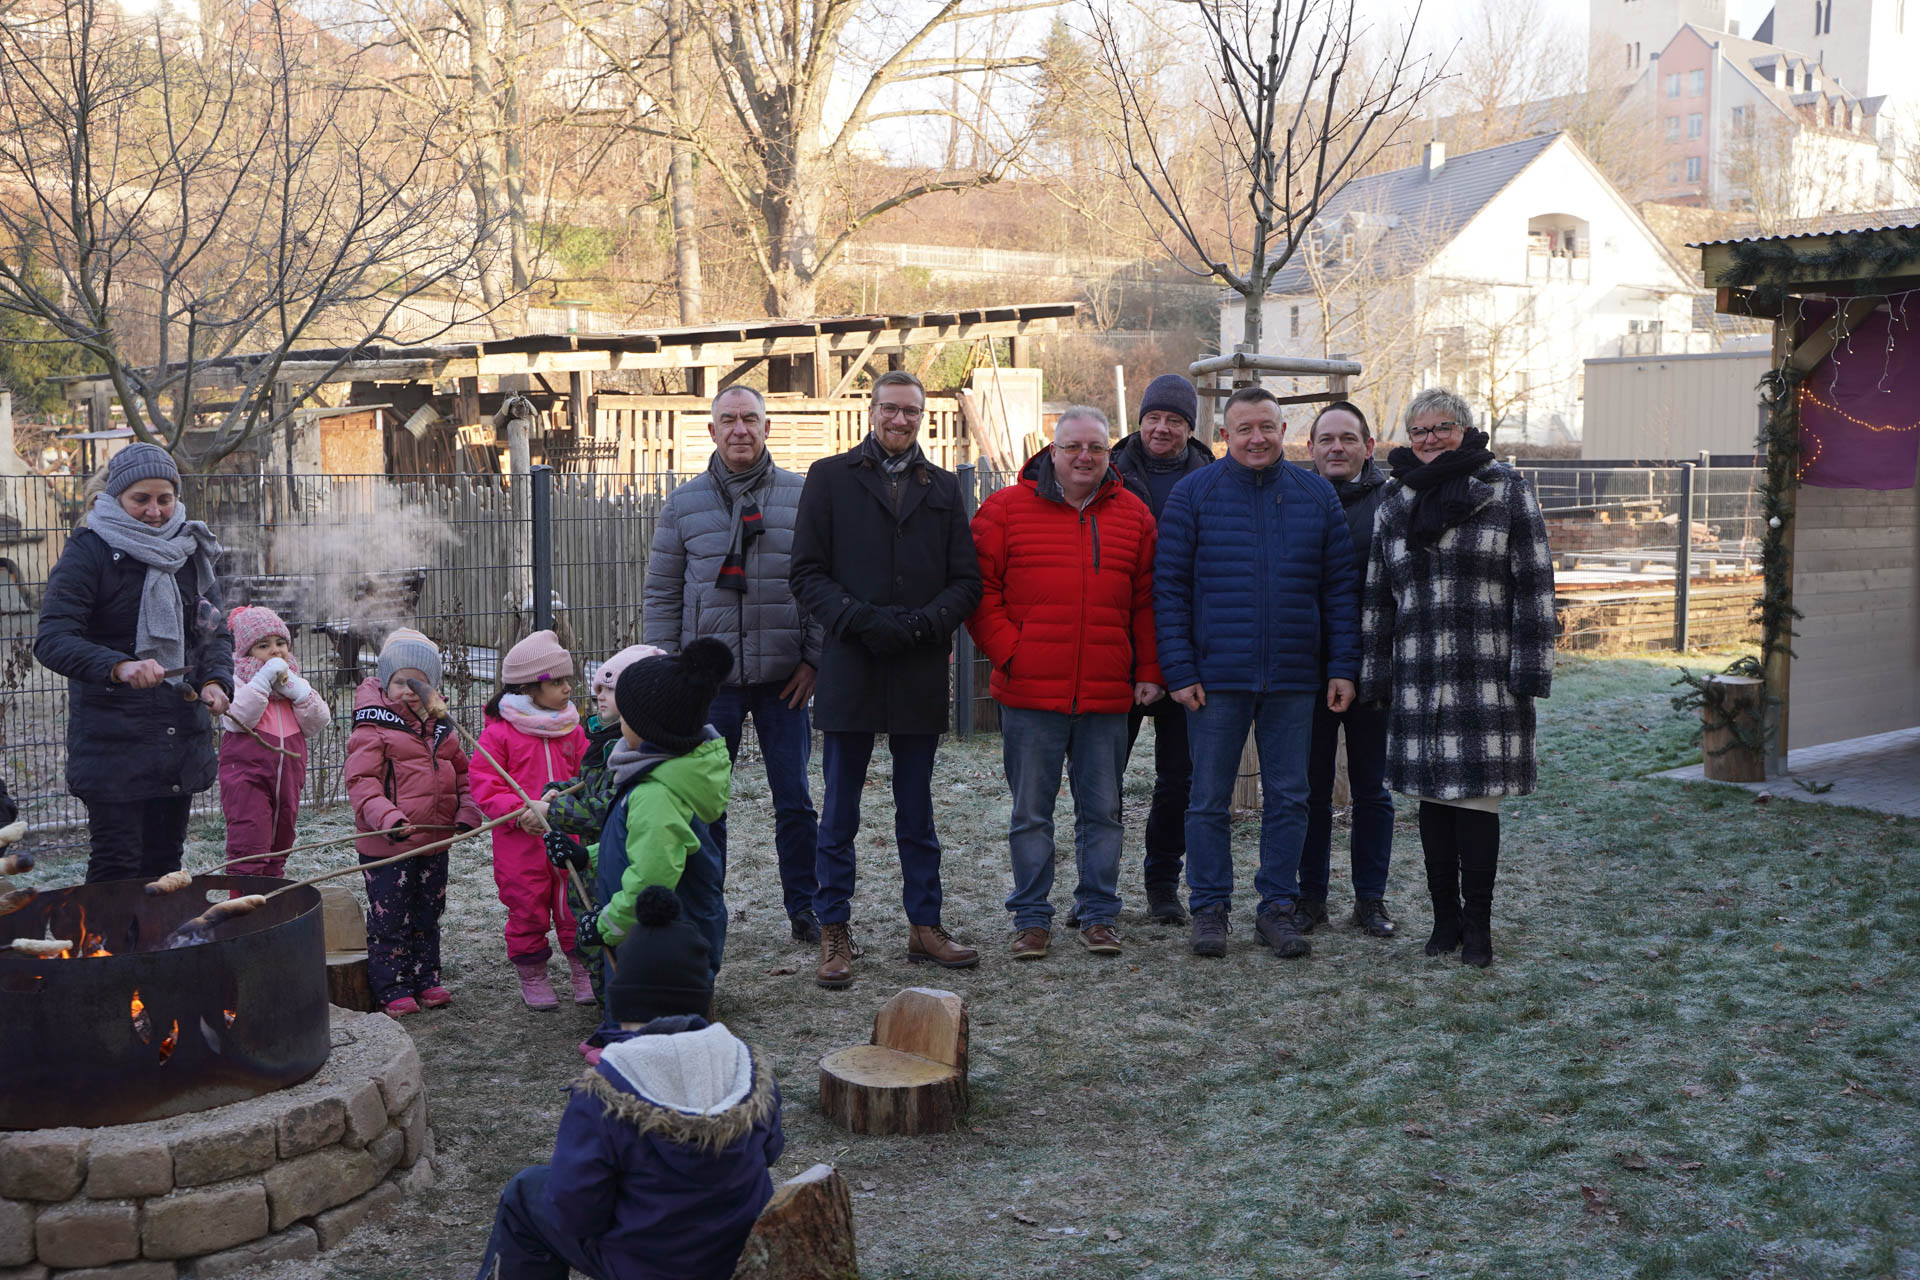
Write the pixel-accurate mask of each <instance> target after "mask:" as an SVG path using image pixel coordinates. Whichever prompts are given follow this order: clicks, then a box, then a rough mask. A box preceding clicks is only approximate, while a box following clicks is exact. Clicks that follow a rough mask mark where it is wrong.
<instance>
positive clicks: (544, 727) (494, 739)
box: [468, 631, 594, 1009]
mask: <svg viewBox="0 0 1920 1280" xmlns="http://www.w3.org/2000/svg"><path fill="white" fill-rule="evenodd" d="M500 683H501V685H502V688H501V690H500V692H499V693H497V694H495V695H494V696H493V701H491V702H489V703H488V704H487V709H486V721H487V723H486V728H484V729H482V730H481V731H480V746H481V748H482V749H483V750H484V751H485V752H486V754H487V755H491V756H492V757H493V758H494V760H496V761H498V762H499V765H500V767H501V768H504V769H505V770H506V771H507V772H509V773H511V774H512V775H513V779H514V781H515V782H518V783H519V784H520V787H521V789H522V790H523V791H525V792H526V793H527V794H528V795H529V796H534V797H538V796H539V795H540V793H541V792H542V791H543V790H545V788H546V785H547V784H548V783H549V782H557V781H562V780H564V779H567V778H571V777H573V775H574V774H575V773H576V772H577V771H578V770H579V767H580V757H581V756H582V755H584V754H585V753H586V749H587V735H586V732H585V730H583V729H581V727H580V709H579V708H578V707H576V706H574V705H573V703H571V702H569V701H568V700H567V699H568V696H569V695H570V694H572V692H573V656H572V655H571V654H569V653H568V652H567V651H566V650H565V649H564V648H562V647H561V645H560V639H559V637H558V636H556V635H554V633H553V632H551V631H536V632H534V633H533V634H532V635H530V636H528V637H527V638H526V639H525V640H522V641H521V642H520V643H519V644H517V645H515V646H513V648H511V649H509V650H507V656H506V657H505V658H504V659H503V660H502V661H501V664H500ZM468 778H469V780H470V782H471V785H472V787H473V799H474V803H476V804H478V805H479V806H480V811H481V812H482V813H484V814H486V815H487V816H488V817H489V818H498V817H502V816H504V815H506V814H509V813H512V812H513V811H514V810H515V809H518V808H519V807H520V806H521V800H520V797H519V795H518V794H517V793H516V792H515V791H514V789H513V788H512V787H511V786H510V785H508V783H507V782H506V780H505V779H503V778H502V777H501V776H500V772H499V770H498V769H496V768H495V767H494V766H493V765H492V764H489V763H488V762H487V760H486V757H485V756H484V755H482V754H481V753H480V752H475V753H474V760H473V764H472V768H471V770H470V772H469V773H468ZM545 830H546V824H545V823H543V822H542V821H541V820H540V816H539V815H538V814H537V813H531V812H529V813H528V814H526V815H525V816H524V817H523V818H522V819H521V820H520V821H519V822H518V823H513V824H509V825H507V826H502V827H495V828H494V829H493V882H494V884H495V885H497V886H498V887H499V889H500V901H501V903H502V905H504V906H505V907H506V909H507V930H506V933H507V958H508V959H509V960H511V961H513V967H514V968H515V969H516V970H518V971H519V974H520V998H521V999H523V1000H525V1001H526V1002H527V1007H528V1008H530V1009H554V1008H558V1007H559V1004H560V1000H559V998H558V997H557V996H555V995H554V993H553V985H552V984H551V983H550V982H548V980H547V959H548V957H550V956H551V955H552V954H553V948H552V947H551V946H549V945H548V943H547V933H548V930H549V929H551V930H552V931H553V932H554V933H556V934H558V935H559V938H560V949H561V950H562V951H565V952H566V953H567V964H568V967H569V968H570V969H571V970H572V977H573V1002H574V1003H575V1004H592V1003H593V1002H594V996H593V981H592V978H591V976H590V975H589V974H588V973H587V968H586V965H585V964H584V963H582V960H581V956H580V953H579V951H578V950H577V948H576V947H575V944H574V935H573V913H572V912H570V911H568V910H567V881H566V876H565V874H564V873H563V872H561V871H560V870H559V869H557V868H556V867H555V866H554V865H553V864H552V863H551V862H549V861H548V860H547V848H546V843H545V841H544V840H543V839H542V838H541V837H542V835H543V834H544V832H545Z"/></svg>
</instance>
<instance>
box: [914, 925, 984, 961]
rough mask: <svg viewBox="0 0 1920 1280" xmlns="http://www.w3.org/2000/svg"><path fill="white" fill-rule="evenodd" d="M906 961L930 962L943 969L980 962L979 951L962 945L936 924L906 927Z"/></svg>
mask: <svg viewBox="0 0 1920 1280" xmlns="http://www.w3.org/2000/svg"><path fill="white" fill-rule="evenodd" d="M907 961H908V963H910V964H926V963H928V962H932V963H933V964H937V965H939V966H940V967H941V968H943V969H971V968H973V966H974V965H977V964H979V963H980V953H979V952H978V951H975V950H974V949H973V948H972V947H963V946H961V945H960V944H959V943H957V942H955V941H954V940H953V936H952V935H951V934H949V933H948V932H947V931H946V930H945V929H942V928H941V927H940V926H939V925H937V924H916V925H909V926H908V927H907Z"/></svg>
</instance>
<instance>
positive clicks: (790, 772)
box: [646, 387, 820, 942]
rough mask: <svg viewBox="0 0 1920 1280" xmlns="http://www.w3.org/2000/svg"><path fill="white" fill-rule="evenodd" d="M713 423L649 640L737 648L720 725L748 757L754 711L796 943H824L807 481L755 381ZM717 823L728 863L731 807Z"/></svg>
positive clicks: (678, 503) (728, 394)
mask: <svg viewBox="0 0 1920 1280" xmlns="http://www.w3.org/2000/svg"><path fill="white" fill-rule="evenodd" d="M707 430H708V432H709V434H711V435H712V436H713V446H714V447H713V458H712V460H711V461H710V462H709V463H708V464H707V471H706V474H705V475H702V476H700V477H699V478H698V479H694V480H689V481H687V482H686V483H685V484H683V485H681V486H680V487H679V488H677V489H675V490H674V491H673V492H672V493H671V494H670V495H668V497H667V501H666V505H665V506H664V507H663V508H662V509H661V512H660V522H659V524H657V525H656V526H655V527H654V531H653V552H652V554H651V555H650V556H649V557H648V559H647V592H646V598H647V608H646V638H647V640H648V641H649V642H650V643H652V644H656V645H658V646H660V647H661V648H662V649H665V650H666V651H667V652H669V653H677V652H679V651H680V650H681V649H683V648H685V647H686V646H687V645H689V644H692V643H693V642H694V641H695V640H698V639H699V638H700V637H702V636H710V637H712V638H713V639H715V640H718V641H720V642H721V643H722V644H724V645H726V646H727V648H729V649H731V650H732V651H733V674H732V676H731V677H730V678H729V680H728V683H726V684H724V685H722V686H721V687H720V692H719V693H718V694H717V695H716V696H715V697H714V700H713V708H712V710H711V712H710V713H709V715H710V718H711V722H712V724H713V727H714V728H716V729H718V730H719V731H720V733H721V735H722V736H723V737H725V738H726V740H727V755H728V756H729V757H730V758H733V759H735V760H737V759H738V758H739V755H740V736H741V733H740V731H741V729H742V727H743V726H744V725H745V724H746V720H747V717H748V716H752V717H753V730H754V733H755V735H756V736H757V737H758V738H759V740H760V756H761V760H762V762H763V764H764V765H765V767H766V772H767V789H768V791H770V792H771V793H772V795H773V847H774V850H775V852H776V854H777V855H778V857H779V860H780V893H781V897H782V898H783V899H784V901H785V905H786V909H787V918H788V919H789V920H790V921H791V922H792V927H793V936H794V939H795V940H796V941H799V942H818V941H820V925H819V924H818V922H816V921H815V920H814V917H813V890H814V879H813V859H814V842H815V839H816V837H817V834H818V829H819V822H818V820H817V819H816V818H815V817H814V812H813V797H812V796H810V795H808V794H807V757H808V756H809V755H810V754H811V753H812V751H813V729H812V726H811V725H810V724H809V723H808V719H807V700H808V699H809V698H811V697H812V696H813V680H814V669H815V668H816V667H817V666H818V665H819V662H820V626H819V624H818V623H814V622H810V621H809V620H808V619H807V616H806V613H805V612H804V611H803V610H802V609H801V608H800V605H799V602H798V601H796V600H795V599H794V598H793V588H792V586H791V585H790V584H789V583H788V581H787V573H788V570H789V568H790V567H791V565H792V561H793V525H794V520H795V518H796V516H797V514H798V512H799V507H800V488H801V485H802V483H803V481H802V479H801V477H800V476H798V475H796V474H795V473H794V472H791V471H788V470H786V469H785V468H783V467H778V466H775V465H774V462H773V455H772V454H771V453H769V452H768V451H767V403H766V401H765V399H763V398H762V397H761V395H760V393H759V392H758V391H755V390H754V389H753V388H752V387H729V388H728V389H727V390H725V391H722V392H721V393H720V394H719V395H717V396H715V397H714V398H713V409H712V412H711V420H710V422H709V423H708V428H707ZM711 832H712V835H713V842H714V844H715V845H717V846H718V847H719V850H720V861H721V864H722V865H723V866H724V865H725V863H726V858H727V820H726V817H725V815H722V816H721V818H720V820H719V821H718V822H715V823H714V824H713V825H712V827H711Z"/></svg>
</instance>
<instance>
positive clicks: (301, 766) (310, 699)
mask: <svg viewBox="0 0 1920 1280" xmlns="http://www.w3.org/2000/svg"><path fill="white" fill-rule="evenodd" d="M227 625H228V627H229V628H230V629H231V630H232V632H233V701H232V703H230V704H229V705H228V707H227V713H226V714H225V715H224V716H221V717H220V720H219V724H220V727H221V728H222V729H224V730H225V731H226V732H225V734H224V735H223V736H222V739H221V742H220V809H221V811H222V812H223V813H225V814H226V816H227V857H228V859H230V860H231V859H234V858H245V859H246V861H244V862H235V863H234V864H233V867H232V874H234V875H236V876H282V875H285V874H286V870H287V855H286V850H288V849H291V848H292V847H293V823H294V819H295V818H296V817H298V816H299V813H300V787H301V785H302V784H303V783H304V782H305V781H306V776H307V739H308V738H311V737H315V736H318V735H319V734H322V733H325V732H326V729H327V722H328V721H329V720H331V719H332V718H333V712H332V711H330V710H328V708H327V703H326V699H324V698H322V697H321V696H320V694H319V693H318V692H317V691H316V690H315V689H314V687H313V686H312V685H310V684H308V683H307V682H306V681H305V680H303V679H301V677H300V664H299V663H298V662H296V661H294V657H293V636H292V633H291V632H290V631H288V630H287V624H286V623H284V622H282V621H281V620H280V615H279V614H277V613H275V612H274V611H273V610H271V609H267V608H264V607H262V606H259V605H253V606H251V607H248V608H242V609H235V610H234V611H233V612H232V613H230V614H228V615H227Z"/></svg>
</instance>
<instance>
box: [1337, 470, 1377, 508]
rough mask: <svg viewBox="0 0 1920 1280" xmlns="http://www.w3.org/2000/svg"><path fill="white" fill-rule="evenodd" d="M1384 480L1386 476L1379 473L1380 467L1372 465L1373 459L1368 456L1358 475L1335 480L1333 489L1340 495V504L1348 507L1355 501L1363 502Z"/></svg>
mask: <svg viewBox="0 0 1920 1280" xmlns="http://www.w3.org/2000/svg"><path fill="white" fill-rule="evenodd" d="M1386 482H1387V477H1386V476H1385V475H1383V474H1381V471H1380V468H1379V467H1377V466H1375V465H1374V462H1373V459H1372V458H1368V459H1367V461H1366V465H1364V466H1362V467H1361V468H1360V473H1359V474H1358V475H1356V476H1354V477H1353V478H1352V479H1349V480H1335V481H1334V482H1333V491H1334V492H1335V493H1336V494H1338V495H1340V505H1341V506H1343V507H1350V506H1352V505H1353V504H1354V503H1356V502H1364V501H1365V500H1366V497H1367V495H1368V494H1370V493H1372V492H1373V491H1374V490H1375V489H1378V488H1379V487H1380V486H1381V485H1383V484H1385V483H1386Z"/></svg>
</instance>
